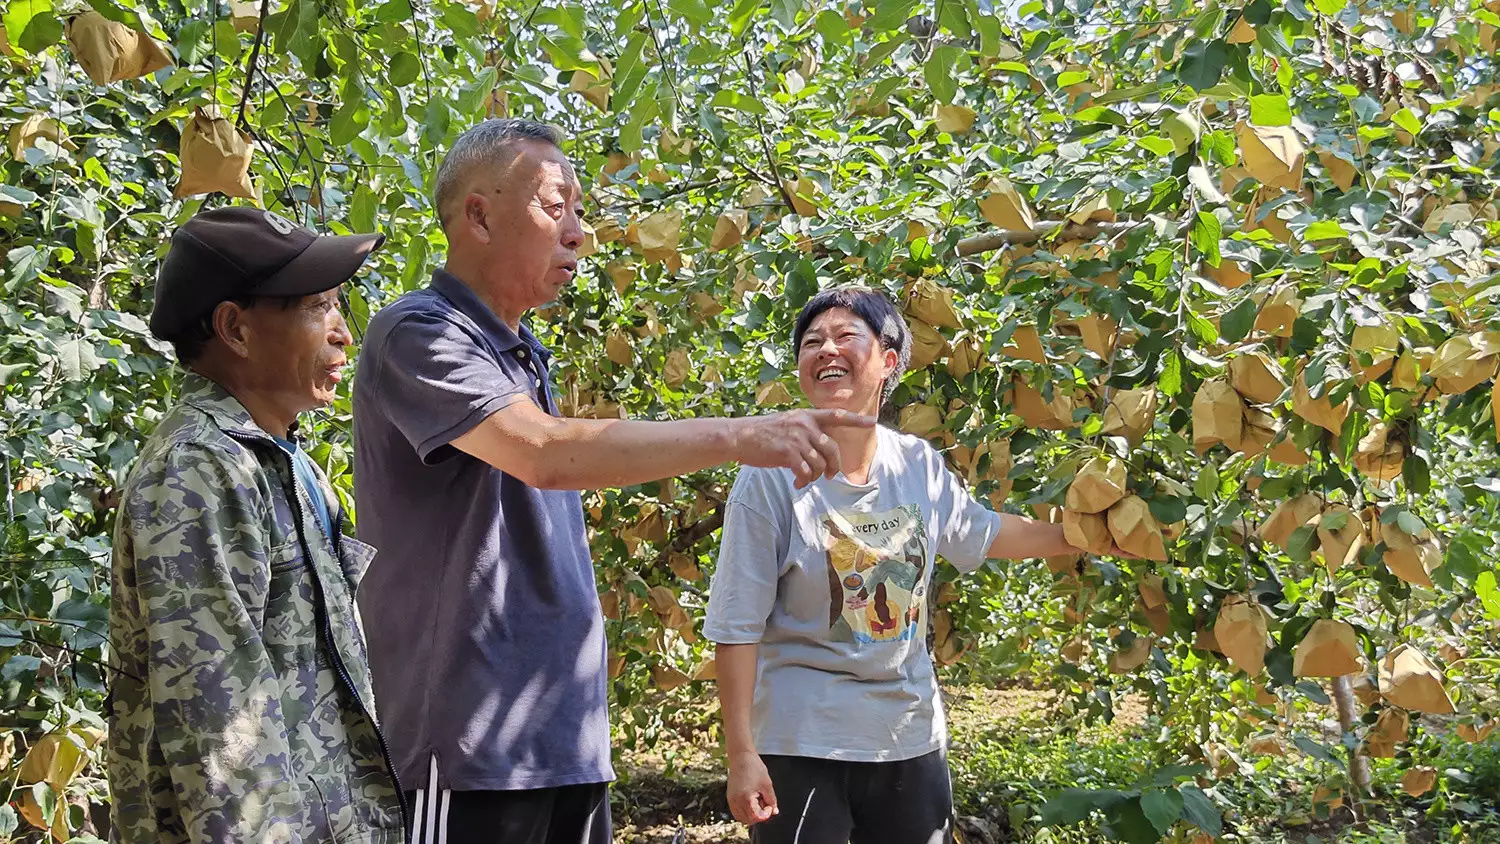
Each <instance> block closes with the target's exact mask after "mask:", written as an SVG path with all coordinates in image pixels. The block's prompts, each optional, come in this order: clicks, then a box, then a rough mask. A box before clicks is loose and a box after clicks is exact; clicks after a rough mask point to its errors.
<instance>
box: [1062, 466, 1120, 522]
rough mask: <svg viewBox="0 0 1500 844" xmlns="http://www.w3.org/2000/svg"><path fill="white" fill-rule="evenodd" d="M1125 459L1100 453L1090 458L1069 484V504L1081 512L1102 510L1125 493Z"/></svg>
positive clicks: (1072, 508)
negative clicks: (1098, 455) (1100, 454)
mask: <svg viewBox="0 0 1500 844" xmlns="http://www.w3.org/2000/svg"><path fill="white" fill-rule="evenodd" d="M1125 469H1126V467H1125V461H1123V460H1120V459H1118V458H1115V457H1108V456H1100V457H1094V458H1091V459H1089V460H1088V461H1087V462H1085V463H1084V464H1083V467H1082V468H1081V469H1079V470H1078V474H1077V475H1075V476H1074V477H1073V483H1072V484H1070V485H1069V486H1068V497H1067V502H1066V505H1067V507H1068V509H1069V510H1077V511H1078V512H1080V513H1102V512H1104V511H1105V510H1108V509H1109V508H1110V507H1113V506H1114V504H1115V502H1117V501H1119V500H1120V499H1121V498H1124V497H1125V482H1126V471H1125Z"/></svg>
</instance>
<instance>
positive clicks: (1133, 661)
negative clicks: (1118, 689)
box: [1109, 636, 1151, 674]
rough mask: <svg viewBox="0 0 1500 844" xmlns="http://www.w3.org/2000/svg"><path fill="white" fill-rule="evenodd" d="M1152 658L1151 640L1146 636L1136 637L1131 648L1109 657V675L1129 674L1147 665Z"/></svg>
mask: <svg viewBox="0 0 1500 844" xmlns="http://www.w3.org/2000/svg"><path fill="white" fill-rule="evenodd" d="M1150 658H1151V640H1150V639H1148V638H1146V637H1145V636H1137V637H1135V641H1133V642H1131V643H1130V647H1128V648H1125V649H1124V650H1120V651H1115V652H1114V653H1112V654H1110V655H1109V673H1111V674H1129V673H1130V672H1132V671H1134V670H1136V669H1137V668H1140V667H1141V666H1142V665H1145V664H1146V660H1148V659H1150Z"/></svg>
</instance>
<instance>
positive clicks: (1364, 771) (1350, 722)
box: [1333, 677, 1370, 795]
mask: <svg viewBox="0 0 1500 844" xmlns="http://www.w3.org/2000/svg"><path fill="white" fill-rule="evenodd" d="M1333 702H1334V704H1335V705H1336V706H1337V708H1338V713H1339V727H1340V728H1341V729H1342V730H1343V731H1344V732H1345V733H1352V732H1354V725H1355V724H1357V723H1358V722H1359V704H1358V701H1356V700H1355V699H1354V686H1353V684H1352V683H1350V682H1349V678H1348V677H1335V678H1333ZM1349 782H1351V783H1353V784H1354V788H1355V789H1356V790H1357V791H1358V792H1359V793H1360V794H1361V795H1366V794H1369V793H1370V757H1368V756H1366V755H1365V754H1364V751H1363V749H1362V748H1361V746H1360V745H1355V747H1354V749H1353V750H1350V751H1349Z"/></svg>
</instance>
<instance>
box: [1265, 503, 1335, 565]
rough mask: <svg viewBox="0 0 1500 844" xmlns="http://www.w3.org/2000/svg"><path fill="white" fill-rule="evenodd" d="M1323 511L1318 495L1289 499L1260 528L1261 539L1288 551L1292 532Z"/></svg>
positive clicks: (1277, 507) (1278, 506) (1277, 506)
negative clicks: (1287, 546)
mask: <svg viewBox="0 0 1500 844" xmlns="http://www.w3.org/2000/svg"><path fill="white" fill-rule="evenodd" d="M1322 511H1323V502H1322V501H1321V500H1319V499H1318V497H1317V496H1316V495H1311V494H1303V495H1299V496H1296V497H1295V498H1289V499H1287V500H1285V501H1282V502H1281V503H1280V504H1277V505H1276V509H1275V510H1272V511H1271V516H1270V518H1268V519H1266V522H1265V524H1263V525H1261V526H1260V538H1261V540H1263V541H1264V542H1267V543H1269V544H1271V545H1275V546H1276V547H1277V548H1280V549H1282V550H1283V551H1284V550H1286V545H1287V541H1288V540H1289V539H1291V537H1292V531H1294V530H1296V529H1297V528H1300V527H1302V526H1303V525H1307V524H1311V523H1312V520H1313V519H1314V518H1316V517H1317V516H1318V514H1319V513H1321V512H1322Z"/></svg>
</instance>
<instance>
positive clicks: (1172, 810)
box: [1141, 790, 1183, 835]
mask: <svg viewBox="0 0 1500 844" xmlns="http://www.w3.org/2000/svg"><path fill="white" fill-rule="evenodd" d="M1182 804H1183V800H1182V795H1181V794H1178V793H1177V792H1176V791H1157V790H1152V791H1148V792H1146V793H1145V794H1142V795H1141V811H1142V812H1144V813H1145V815H1146V819H1147V820H1149V821H1151V825H1152V826H1154V827H1156V831H1157V833H1159V834H1161V835H1166V834H1167V833H1168V832H1170V831H1171V829H1172V826H1173V825H1174V824H1176V823H1177V819H1178V818H1180V817H1182Z"/></svg>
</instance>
